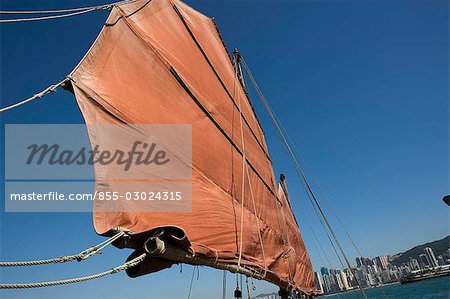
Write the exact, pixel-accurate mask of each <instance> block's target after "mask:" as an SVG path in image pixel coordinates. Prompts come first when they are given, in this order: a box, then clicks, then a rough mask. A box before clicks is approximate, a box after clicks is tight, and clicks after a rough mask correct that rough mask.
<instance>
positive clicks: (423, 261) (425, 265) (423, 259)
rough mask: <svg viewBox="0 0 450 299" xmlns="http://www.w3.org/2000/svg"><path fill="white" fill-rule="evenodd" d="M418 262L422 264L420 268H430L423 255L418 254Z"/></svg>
mask: <svg viewBox="0 0 450 299" xmlns="http://www.w3.org/2000/svg"><path fill="white" fill-rule="evenodd" d="M419 260H420V262H421V264H422V267H427V266H428V267H430V264H429V262H428V259H427V256H426V255H425V254H423V253H422V254H419Z"/></svg>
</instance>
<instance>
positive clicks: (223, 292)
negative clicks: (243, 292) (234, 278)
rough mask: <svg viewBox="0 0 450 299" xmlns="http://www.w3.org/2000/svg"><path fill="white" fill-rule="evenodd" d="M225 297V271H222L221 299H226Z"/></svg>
mask: <svg viewBox="0 0 450 299" xmlns="http://www.w3.org/2000/svg"><path fill="white" fill-rule="evenodd" d="M226 297H227V271H226V270H223V278H222V299H226Z"/></svg>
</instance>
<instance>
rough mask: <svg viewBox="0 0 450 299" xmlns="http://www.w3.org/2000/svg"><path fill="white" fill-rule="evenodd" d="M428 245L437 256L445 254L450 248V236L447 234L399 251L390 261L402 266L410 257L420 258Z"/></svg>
mask: <svg viewBox="0 0 450 299" xmlns="http://www.w3.org/2000/svg"><path fill="white" fill-rule="evenodd" d="M426 247H430V248H431V249H433V251H434V254H435V255H436V256H438V255H441V254H443V253H444V252H445V251H447V250H448V248H450V236H447V237H445V238H443V239H441V240H437V241H433V242H429V243H425V244H422V245H419V246H416V247H413V248H411V249H409V250H407V251H405V252H402V253H398V254H396V255H395V256H393V259H392V260H391V261H390V262H391V263H392V264H394V265H396V266H400V265H401V264H403V263H407V262H409V258H410V257H411V258H413V259H416V260H418V259H419V254H422V253H424V249H425V248H426Z"/></svg>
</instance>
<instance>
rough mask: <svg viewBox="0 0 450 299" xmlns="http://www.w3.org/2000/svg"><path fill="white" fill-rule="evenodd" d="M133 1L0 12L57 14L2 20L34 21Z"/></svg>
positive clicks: (103, 8)
mask: <svg viewBox="0 0 450 299" xmlns="http://www.w3.org/2000/svg"><path fill="white" fill-rule="evenodd" d="M131 1H136V0H125V1H118V2H113V3H108V4H103V5H97V6H88V7H78V8H68V9H54V10H22V11H20V10H11V11H5V10H2V11H0V14H50V13H56V15H51V16H40V17H32V18H20V19H3V20H0V23H14V22H33V21H42V20H50V19H58V18H66V17H71V16H76V15H81V14H85V13H88V12H92V11H96V10H105V9H110V8H111V7H113V6H114V5H117V4H122V3H126V2H131Z"/></svg>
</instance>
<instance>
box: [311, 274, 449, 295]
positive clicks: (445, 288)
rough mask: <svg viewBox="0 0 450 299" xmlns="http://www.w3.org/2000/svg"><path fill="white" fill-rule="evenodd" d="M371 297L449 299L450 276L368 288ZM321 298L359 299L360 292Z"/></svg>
mask: <svg viewBox="0 0 450 299" xmlns="http://www.w3.org/2000/svg"><path fill="white" fill-rule="evenodd" d="M366 294H367V297H368V298H369V299H449V298H450V278H449V277H448V276H447V277H441V278H433V279H428V280H422V281H419V282H414V283H408V284H399V283H395V284H391V285H386V286H384V287H382V288H371V289H367V290H366ZM319 298H326V299H330V298H331V299H358V298H362V296H361V294H360V292H358V294H356V293H355V292H348V293H342V294H336V295H332V296H324V297H319Z"/></svg>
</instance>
